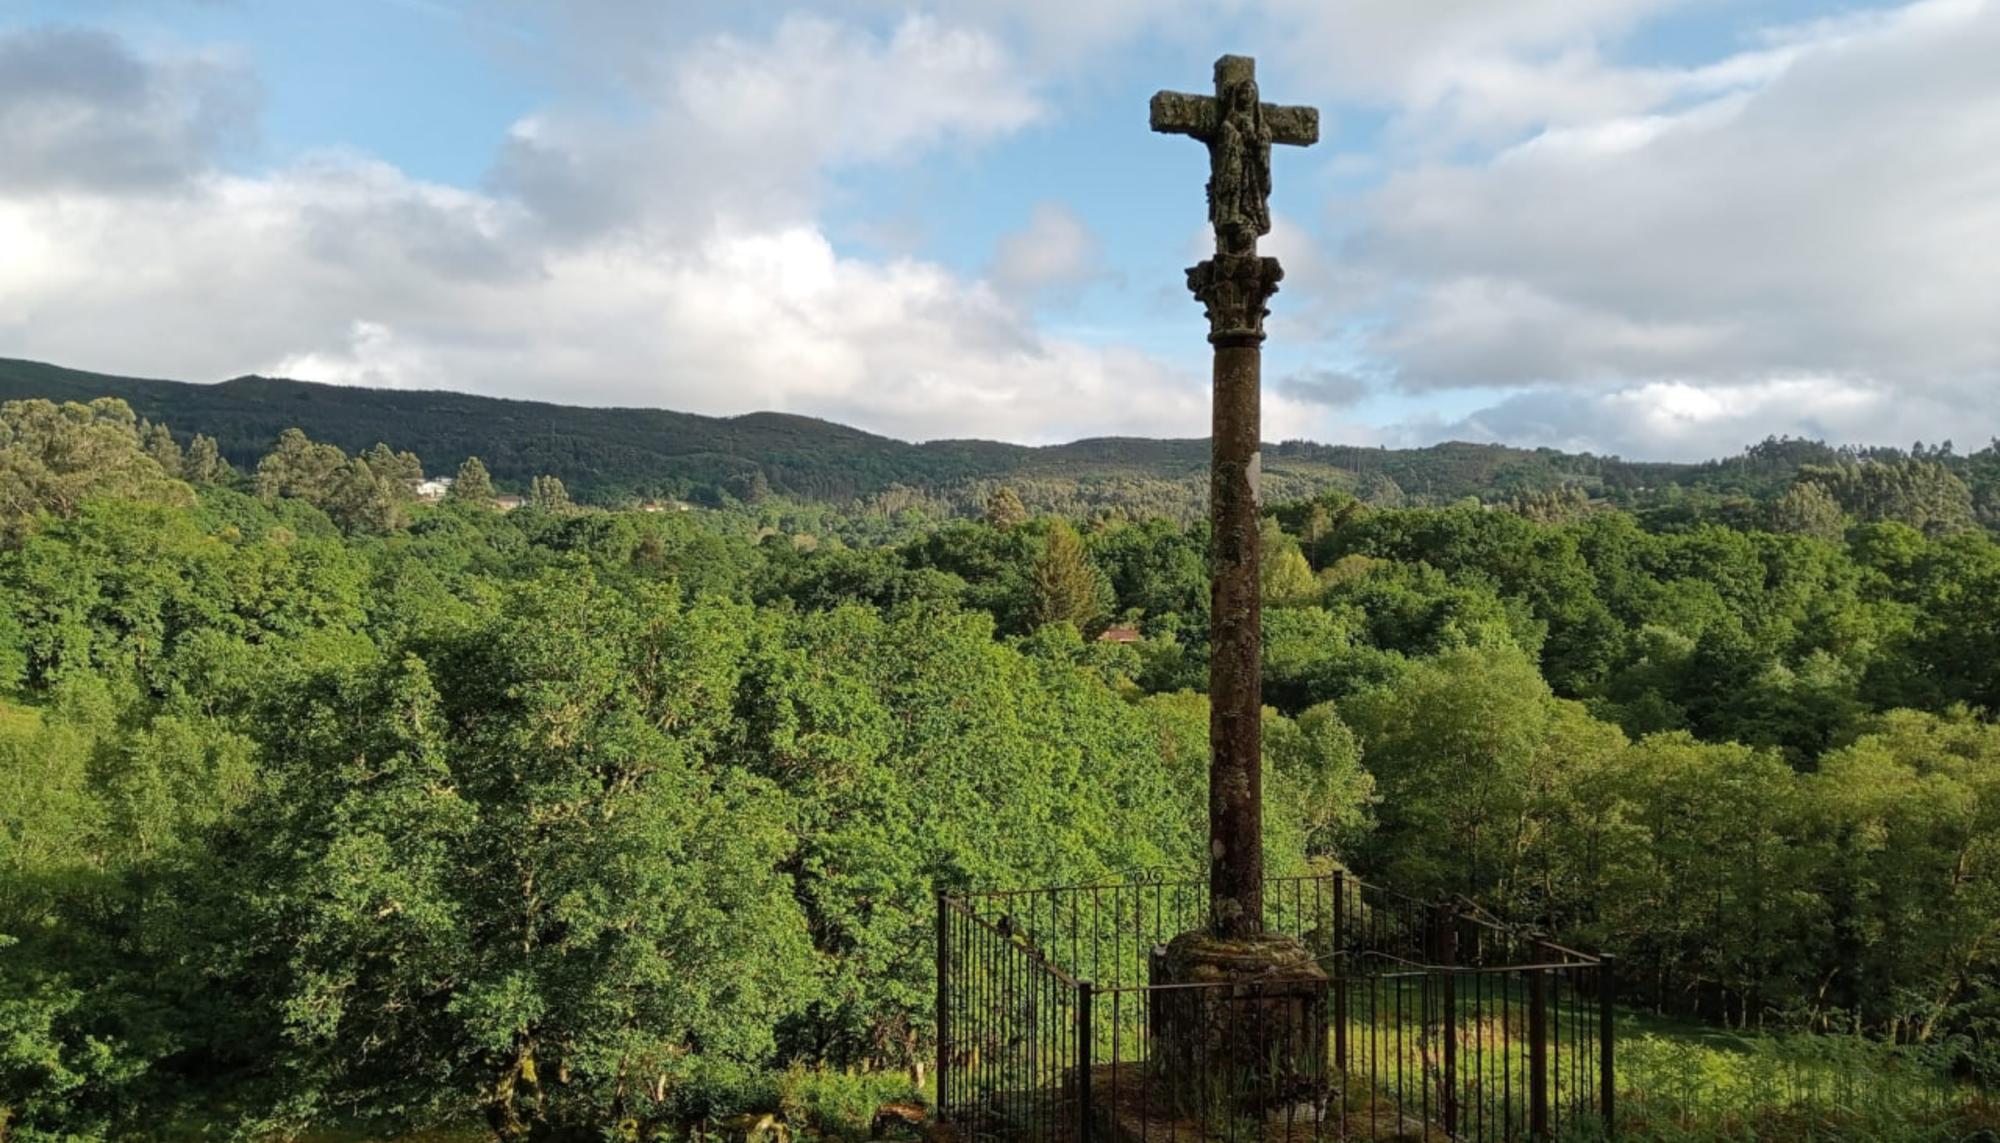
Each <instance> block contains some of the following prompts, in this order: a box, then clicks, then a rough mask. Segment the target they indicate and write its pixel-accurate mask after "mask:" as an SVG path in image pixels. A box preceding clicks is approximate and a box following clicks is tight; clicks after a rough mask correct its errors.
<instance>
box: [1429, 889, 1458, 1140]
mask: <svg viewBox="0 0 2000 1143" xmlns="http://www.w3.org/2000/svg"><path fill="white" fill-rule="evenodd" d="M1435 923H1436V925H1437V952H1438V963H1439V965H1440V967H1442V968H1443V969H1444V974H1443V975H1444V1090H1443V1091H1442V1092H1441V1093H1439V1096H1438V1110H1439V1111H1440V1112H1442V1113H1443V1115H1444V1130H1445V1134H1447V1135H1454V1134H1457V1132H1458V972H1457V966H1458V910H1457V909H1456V908H1454V907H1453V906H1452V905H1450V904H1448V903H1447V904H1443V905H1439V906H1438V911H1437V920H1436V922H1435Z"/></svg>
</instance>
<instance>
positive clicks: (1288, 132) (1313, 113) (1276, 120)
mask: <svg viewBox="0 0 2000 1143" xmlns="http://www.w3.org/2000/svg"><path fill="white" fill-rule="evenodd" d="M1262 110H1263V112H1264V125H1265V126H1267V127H1269V128H1270V129H1271V142H1273V143H1290V144H1291V145H1292V146H1294V147H1310V146H1312V145H1313V144H1314V143H1317V142H1319V108H1317V107H1280V106H1279V105H1277V104H1275V103H1266V104H1264V106H1263V108H1262ZM1154 130H1155V131H1157V130H1159V128H1157V127H1155V128H1154Z"/></svg>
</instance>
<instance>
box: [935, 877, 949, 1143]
mask: <svg viewBox="0 0 2000 1143" xmlns="http://www.w3.org/2000/svg"><path fill="white" fill-rule="evenodd" d="M936 1035H937V1119H938V1122H939V1123H944V1122H946V1121H947V1120H949V1119H950V1118H951V1095H950V1091H949V1089H948V1088H947V1087H946V1086H945V1077H946V1075H947V1074H948V1073H949V1071H950V1068H951V915H950V913H949V912H948V911H947V909H946V905H945V896H944V890H942V889H940V890H938V894H937V1032H936Z"/></svg>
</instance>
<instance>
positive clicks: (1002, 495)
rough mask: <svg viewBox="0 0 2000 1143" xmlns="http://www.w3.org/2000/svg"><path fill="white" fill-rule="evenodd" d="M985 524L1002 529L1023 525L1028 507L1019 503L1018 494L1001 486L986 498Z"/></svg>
mask: <svg viewBox="0 0 2000 1143" xmlns="http://www.w3.org/2000/svg"><path fill="white" fill-rule="evenodd" d="M986 522H987V523H988V524H991V525H993V526H994V527H995V528H1003V529H1004V528H1013V527H1017V526H1019V525H1021V524H1025V523H1027V522H1028V506H1027V505H1025V504H1023V503H1021V496H1020V493H1017V492H1015V491H1014V490H1013V489H1012V488H1009V487H1008V486H1006V485H1004V484H1003V485H1001V486H1000V487H999V488H997V489H995V490H994V492H993V495H991V496H988V497H987V498H986Z"/></svg>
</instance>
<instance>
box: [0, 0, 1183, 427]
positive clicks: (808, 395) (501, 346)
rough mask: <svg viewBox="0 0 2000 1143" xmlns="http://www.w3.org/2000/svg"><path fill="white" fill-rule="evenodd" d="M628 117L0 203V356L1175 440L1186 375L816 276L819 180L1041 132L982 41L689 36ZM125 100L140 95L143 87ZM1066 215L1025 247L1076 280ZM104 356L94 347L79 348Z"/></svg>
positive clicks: (925, 288) (910, 26)
mask: <svg viewBox="0 0 2000 1143" xmlns="http://www.w3.org/2000/svg"><path fill="white" fill-rule="evenodd" d="M654 78H655V79H656V80H657V84H656V86H655V87H654V88H653V89H651V90H650V91H649V92H645V93H642V94H645V95H646V96H647V97H648V101H647V102H645V103H644V104H642V106H643V107H644V108H645V114H644V115H643V116H642V117H640V119H639V120H638V121H637V122H630V121H628V122H625V123H622V124H616V125H614V124H609V123H606V122H603V121H600V120H597V119H593V118H588V117H583V116H579V115H576V114H575V113H563V114H550V115H545V116H540V117H536V118H531V119H529V120H526V121H524V122H523V123H521V124H520V125H519V126H518V128H517V129H516V131H515V133H514V140H513V142H512V143H511V144H510V146H509V148H508V150H507V153H506V154H505V155H504V156H503V158H502V160H501V162H500V164H499V166H498V167H497V169H496V174H495V177H494V179H493V182H492V187H491V189H490V190H488V191H485V192H475V191H466V190H462V189H457V188H452V187H445V186H440V185H437V184H433V183H427V182H423V181H420V180H417V179H413V178H411V177H409V176H407V175H405V174H404V173H402V172H400V171H398V170H396V169H395V168H393V167H390V166H387V165H385V164H381V163H378V162H374V161H372V160H369V159H367V158H365V157H362V156H355V155H345V154H324V155H319V156H315V157H313V158H311V159H309V160H307V161H305V162H302V163H299V164H297V165H294V166H292V167H289V168H286V169H283V170H280V171H277V172H274V173H271V174H268V175H264V176H259V177H245V176H235V175H226V174H223V173H220V172H219V171H217V170H215V169H213V168H210V167H204V168H202V169H200V170H198V171H194V172H191V173H189V174H187V175H186V176H185V177H184V178H183V179H182V180H181V182H180V184H179V185H177V186H175V187H173V188H172V189H171V190H170V191H161V192H159V193H153V194H149V195H138V196H114V195H110V194H106V193H103V192H102V191H101V189H99V188H96V187H88V186H86V187H74V186H72V187H64V188H60V189H52V188H35V189H33V190H32V192H27V191H24V192H21V193H15V194H13V195H11V196H0V237H4V236H13V235H18V236H23V238H24V241H22V242H21V243H19V244H18V245H17V246H15V247H13V249H15V250H17V251H20V252H21V254H20V256H16V257H10V258H9V259H8V260H7V261H6V262H5V263H4V265H0V344H4V345H5V346H6V347H7V352H9V353H15V354H22V355H27V356H34V357H42V358H48V359H52V360H58V361H63V362H67V363H72V364H78V365H83V366H87V367H93V368H99V369H105V370H110V371H122V372H134V373H142V374H146V375H159V374H161V373H176V374H180V375H184V376H190V377H195V378H201V377H222V376H228V375H232V374H235V373H238V372H243V371H248V370H256V371H262V372H267V373H273V374H280V375H292V376H297V377H302V378H306V379H314V380H324V381H332V382H339V383H349V384H365V385H378V386H395V387H448V388H453V389H460V390H470V391H477V392H483V393H490V394H499V395H507V396H534V397H542V398H549V399H555V400H563V401H574V402H585V403H592V404H628V405H654V406H666V407H672V408H681V409H689V410H693V411H699V412H710V413H719V414H720V413H740V412H744V411H747V410H750V409H759V408H763V409H778V410H788V411H794V412H803V413H810V414H817V415H823V416H829V417H835V418H839V419H844V420H848V421H852V422H855V423H859V424H862V425H864V426H866V427H869V428H872V429H876V430H878V431H884V432H890V433H895V434H899V435H904V436H909V437H935V436H952V435H966V434H968V433H972V432H977V433H979V434H982V435H988V436H1001V437H1008V438H1012V439H1017V440H1050V439H1058V438H1062V437H1066V436H1070V435H1075V434H1078V433H1082V432H1086V431H1090V432H1104V431H1117V432H1128V433H1147V434H1153V433H1168V432H1174V433H1188V432H1192V431H1198V430H1199V426H1200V425H1201V424H1202V423H1203V417H1202V414H1203V411H1204V409H1205V405H1206V400H1205V395H1204V391H1203V388H1202V386H1201V384H1200V381H1199V379H1198V378H1195V377H1192V376H1189V375H1186V374H1183V373H1179V372H1176V371H1175V370H1173V369H1170V368H1168V367H1165V366H1163V365H1162V364H1161V363H1159V362H1158V361H1156V360H1154V359H1152V358H1149V357H1147V356H1145V355H1143V354H1140V353H1137V352H1133V351H1128V350H1121V349H1117V348H1111V349H1103V348H1095V347H1090V346H1086V345H1083V344H1080V343H1076V342H1071V341H1067V340H1064V339H1061V338H1054V337H1049V336H1045V335H1043V334H1041V333H1040V332H1038V331H1037V330H1036V329H1035V328H1034V326H1033V324H1032V321H1031V320H1030V318H1029V317H1028V315H1027V313H1026V311H1025V310H1023V309H1022V308H1020V306H1019V305H1018V304H1017V302H1016V301H1014V300H1011V299H1010V298H1008V297H1005V296H1003V295H1001V294H999V293H996V292H995V291H994V290H993V289H992V288H990V287H988V286H987V285H985V284H983V283H981V282H979V281H976V280H967V279H965V278H962V277H960V276H958V275H955V274H953V273H951V272H949V271H947V270H945V269H944V268H942V267H940V266H938V265H936V264H934V263H930V262H925V261H922V260H919V259H914V258H897V259H892V260H887V261H870V260H866V259H859V258H854V257H845V256H842V255H841V254H839V253H838V252H837V251H836V250H835V249H834V248H833V246H832V245H831V244H830V243H829V241H828V240H827V238H826V237H825V236H824V235H823V234H822V232H821V230H820V228H819V226H818V223H817V221H816V217H815V216H816V212H817V208H818V201H817V200H818V198H819V196H820V194H821V192H822V190H823V187H822V186H821V182H822V180H823V179H824V178H825V177H826V175H827V172H829V171H830V170H832V169H835V168H837V167H839V166H840V165H842V164H846V163H853V162H878V163H880V162H907V161H912V160H913V159H914V157H916V156H918V155H921V154H923V153H926V152H927V151H933V150H935V149H936V148H939V147H944V146H954V145H967V144H977V143H978V142H981V141H983V140H986V139H990V138H992V137H994V136H996V135H1000V134H1004V133H1007V132H1010V131H1013V130H1015V129H1018V128H1019V127H1020V126H1022V125H1023V124H1025V123H1028V122H1030V121H1032V120H1033V119H1034V118H1035V117H1036V116H1037V115H1039V114H1040V113H1041V105H1040V104H1039V102H1038V101H1037V98H1036V96H1035V95H1034V94H1033V92H1032V90H1031V87H1030V85H1029V83H1028V81H1027V79H1026V78H1024V77H1022V76H1020V75H1017V74H1016V73H1015V72H1014V71H1013V69H1012V68H1011V66H1010V63H1009V59H1008V57H1007V54H1006V52H1005V51H1004V50H1003V49H1002V48H1001V47H1000V45H999V44H998V43H997V41H994V40H993V39H991V38H990V37H988V36H987V35H986V34H984V33H981V32H977V31H971V30H967V29H963V28H957V27H952V26H948V25H945V24H942V23H940V22H938V21H936V20H934V19H930V18H926V17H911V18H908V19H904V20H902V21H901V22H900V23H898V24H897V25H895V26H894V27H893V28H892V29H890V30H888V31H886V32H884V33H883V34H881V35H872V34H869V33H867V32H864V31H860V30H857V29H855V28H853V27H850V26H847V25H843V24H838V23H835V22H831V21H828V20H823V19H819V18H816V17H806V16H792V17H787V18H785V19H783V20H782V21H780V22H779V23H778V24H777V25H776V26H775V29H774V31H773V32H772V33H771V34H770V36H769V37H768V38H765V39H761V40H750V39H745V38H742V37H740V36H735V35H722V34H716V35H711V36H709V37H707V38H706V39H703V40H702V41H701V42H700V43H699V44H697V45H696V46H694V47H692V48H689V49H686V50H684V51H683V52H682V53H681V54H680V55H679V56H678V57H677V58H676V61H675V64H674V66H673V67H671V68H669V69H666V70H663V71H661V72H659V73H657V75H656V76H655V77H654ZM148 82H151V81H150V80H149V81H148ZM1073 222H1074V218H1073V216H1066V215H1065V214H1063V213H1061V212H1056V213H1050V212H1043V213H1042V214H1040V215H1038V217H1037V220H1036V224H1035V225H1036V227H1037V228H1038V229H1037V231H1036V235H1037V236H1038V237H1040V238H1049V237H1051V236H1052V235H1053V236H1054V237H1056V238H1060V239H1062V242H1061V243H1059V244H1058V245H1061V246H1062V247H1063V248H1064V250H1065V251H1066V253H1065V259H1066V261H1063V262H1061V263H1060V264H1056V263H1044V264H1042V265H1039V266H1035V265H1028V264H1027V262H1028V261H1031V260H1024V259H1025V255H1024V254H1021V253H1019V252H1017V254H1016V256H1015V257H1014V259H1013V269H1014V271H1015V272H1016V273H1015V275H1014V279H1013V281H1014V282H1015V284H1022V285H1025V284H1027V283H1028V279H1030V278H1034V277H1035V276H1036V275H1040V276H1041V279H1042V280H1043V281H1044V282H1045V283H1049V284H1053V283H1055V282H1056V281H1057V280H1058V279H1061V278H1063V277H1065V276H1069V275H1073V274H1076V273H1081V272H1083V271H1084V269H1085V268H1086V267H1087V266H1088V265H1089V264H1090V262H1091V260H1093V259H1094V258H1095V252H1094V240H1092V239H1091V238H1090V237H1089V235H1088V232H1087V231H1084V230H1082V229H1081V227H1080V224H1077V225H1076V226H1070V225H1069V224H1070V223H1073ZM108 330H116V331H117V336H115V337H107V336H106V331H108Z"/></svg>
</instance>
